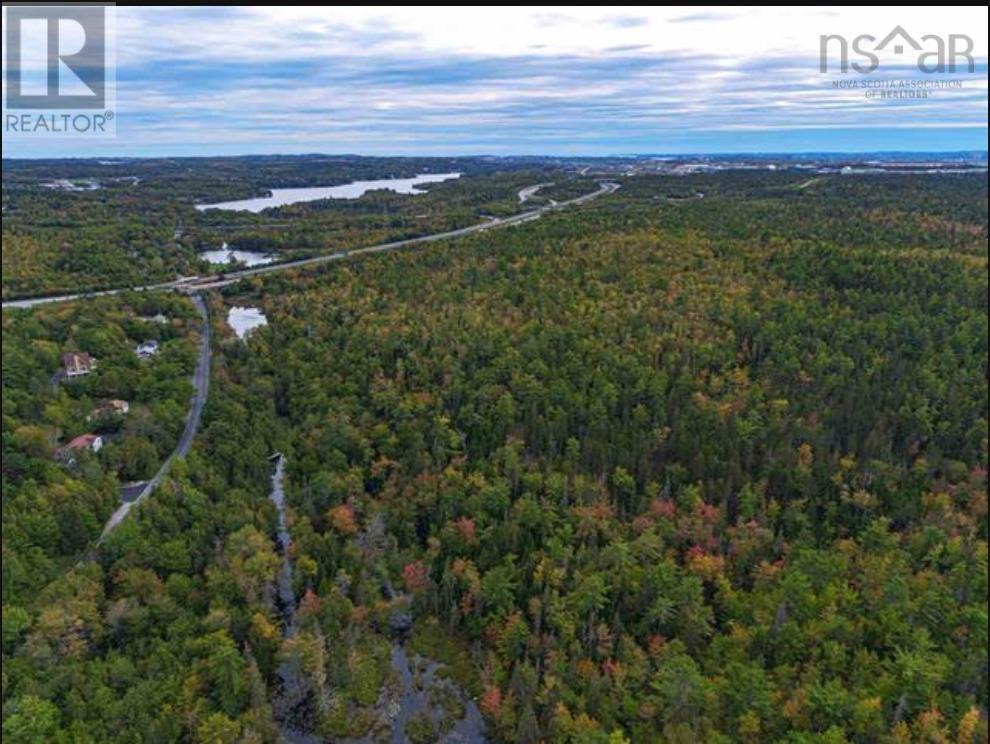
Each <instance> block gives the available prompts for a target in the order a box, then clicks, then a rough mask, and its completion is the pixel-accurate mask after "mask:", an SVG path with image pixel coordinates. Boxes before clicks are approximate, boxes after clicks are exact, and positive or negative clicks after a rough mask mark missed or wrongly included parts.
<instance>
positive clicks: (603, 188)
mask: <svg viewBox="0 0 990 744" xmlns="http://www.w3.org/2000/svg"><path fill="white" fill-rule="evenodd" d="M618 188H619V184H617V183H612V182H608V181H603V182H601V183H599V184H598V189H597V190H595V191H592V192H589V193H587V194H583V195H582V196H578V197H575V198H574V199H569V200H567V201H562V202H557V203H555V204H548V205H546V206H542V207H537V208H536V209H530V210H527V211H525V212H520V213H519V214H514V215H511V216H510V217H496V218H493V219H488V220H486V221H485V222H479V223H477V224H475V225H469V226H468V227H462V228H459V229H457V230H448V231H447V232H441V233H434V234H433V235H423V236H421V237H418V238H406V239H405V240H395V241H392V242H390V243H381V244H379V245H372V246H367V247H366V248H354V249H352V250H349V251H340V252H338V253H329V254H326V255H322V256H313V257H311V258H301V259H298V260H295V261H285V262H282V263H273V264H267V265H265V266H256V267H254V268H251V269H241V270H239V271H230V272H227V273H225V274H223V275H221V276H214V277H204V278H202V279H198V280H197V279H192V280H190V279H180V280H177V281H174V282H162V283H159V284H148V285H145V286H142V287H121V288H120V289H107V290H101V291H98V292H80V293H78V294H68V295H58V296H55V297H33V298H31V299H25V300H9V301H7V302H4V303H3V309H4V310H7V309H8V308H18V307H20V308H26V307H33V306H34V305H42V304H46V303H50V302H67V301H69V300H78V299H83V298H86V297H99V296H102V295H112V294H119V293H121V292H129V291H137V292H143V291H149V290H174V291H180V292H187V293H190V294H194V293H196V292H198V291H200V290H204V289H215V288H217V287H225V286H227V285H229V284H233V283H235V282H237V281H239V280H241V279H244V278H246V277H251V276H258V275H260V274H271V273H273V272H276V271H288V270H292V269H300V268H305V267H308V266H316V265H318V264H323V263H329V262H331V261H341V260H343V259H345V258H350V257H352V256H361V255H364V254H367V253H383V252H387V251H394V250H396V249H398V248H404V247H406V246H410V245H417V244H420V243H434V242H436V241H439V240H448V239H450V238H458V237H462V236H464V235H471V234H473V233H477V232H485V231H487V230H497V229H498V228H501V227H509V226H511V225H519V224H522V223H524V222H529V221H530V220H536V219H539V218H540V217H542V216H543V215H544V214H547V213H549V212H559V211H561V210H564V209H567V208H568V207H576V206H579V205H581V204H585V203H587V202H589V201H591V200H592V199H597V198H598V197H600V196H605V195H606V194H613V193H615V191H616V190H618Z"/></svg>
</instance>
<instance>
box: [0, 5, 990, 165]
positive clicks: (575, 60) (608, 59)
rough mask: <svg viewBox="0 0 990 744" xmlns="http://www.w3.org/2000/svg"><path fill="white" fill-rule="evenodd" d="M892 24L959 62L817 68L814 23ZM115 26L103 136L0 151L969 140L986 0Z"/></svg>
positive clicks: (286, 17) (293, 16)
mask: <svg viewBox="0 0 990 744" xmlns="http://www.w3.org/2000/svg"><path fill="white" fill-rule="evenodd" d="M895 26H901V27H903V28H905V29H907V30H908V31H910V32H912V33H914V34H916V35H918V36H919V37H921V36H922V35H924V34H938V35H946V36H947V35H948V34H952V33H965V34H968V35H970V36H971V37H972V39H973V42H974V48H973V56H974V58H975V71H974V72H972V73H970V72H956V73H949V72H947V73H945V74H939V75H937V76H935V77H937V78H938V79H940V80H944V81H955V82H957V83H958V85H959V87H956V88H950V89H945V90H935V91H932V92H930V94H929V95H927V96H924V97H916V98H904V99H894V100H877V99H870V98H868V97H867V96H866V95H865V94H864V90H862V89H840V88H836V87H834V86H833V81H835V80H838V79H840V78H842V79H846V80H856V79H861V76H859V75H857V74H856V73H849V74H846V75H844V76H841V75H839V74H833V73H827V74H822V73H821V72H819V43H820V42H819V37H820V35H822V34H843V35H846V36H848V37H850V38H852V37H854V36H856V35H859V34H864V33H869V34H874V35H876V36H878V37H881V36H883V35H884V34H886V33H887V32H889V31H890V30H891V29H892V28H894V27H895ZM116 40H117V42H116V47H117V65H116V67H117V95H116V101H117V112H118V114H117V120H116V129H117V136H116V137H115V138H114V139H110V140H102V141H94V142H87V141H81V140H73V139H53V140H41V139H33V138H25V139H11V138H7V137H5V138H4V142H3V155H4V157H83V156H97V157H113V156H155V155H165V156H168V155H171V156H183V155H237V154H262V153H282V154H298V153H311V152H324V153H358V154H365V155H439V156H444V155H478V154H488V155H547V154H550V155H562V156H566V155H588V156H590V155H624V154H641V153H666V154H688V153H692V154H706V153H731V152H738V153H747V152H748V153H759V152H764V153H770V152H779V153H796V152H813V151H818V152H849V153H856V152H879V151H923V152H938V151H960V150H986V149H987V8H986V6H982V7H972V8H952V7H946V8H937V9H934V10H933V9H931V8H918V7H904V8H896V9H890V8H817V9H816V8H810V9H805V8H776V7H774V8H751V9H746V8H731V7H730V8H716V9H707V10H706V9H703V8H702V9H699V8H697V7H694V8H660V9H648V8H628V9H622V8H538V7H537V8H509V9H487V8H469V9H457V8H439V9H435V8H434V9H416V8H409V7H403V8H392V9H389V8H258V7H248V8H236V7H179V8H162V7H151V8H130V7H118V8H117V9H116ZM891 53H892V52H891ZM883 61H884V63H885V64H884V65H882V66H881V68H880V69H878V70H877V71H876V72H875V73H872V74H871V79H873V80H878V81H879V80H902V79H911V78H914V79H921V78H925V77H926V75H924V74H922V73H919V72H918V70H917V69H914V68H913V67H912V65H911V64H908V62H907V61H906V60H904V59H889V60H888V59H884V60H883ZM4 64H6V62H5V63H4ZM5 85H6V83H5Z"/></svg>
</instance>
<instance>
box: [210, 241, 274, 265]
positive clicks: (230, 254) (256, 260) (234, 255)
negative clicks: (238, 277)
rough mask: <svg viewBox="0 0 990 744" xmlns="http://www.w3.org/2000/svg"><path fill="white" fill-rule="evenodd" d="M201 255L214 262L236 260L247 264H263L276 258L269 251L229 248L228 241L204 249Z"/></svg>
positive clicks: (222, 262) (221, 262) (220, 262)
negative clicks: (210, 249) (260, 251)
mask: <svg viewBox="0 0 990 744" xmlns="http://www.w3.org/2000/svg"><path fill="white" fill-rule="evenodd" d="M199 257H200V258H204V259H206V260H207V261H209V262H210V263H212V264H222V265H226V264H229V263H230V262H231V261H236V262H237V263H241V264H244V265H245V266H263V265H264V264H270V263H271V262H272V261H274V260H275V259H274V257H272V256H269V255H268V254H267V253H259V252H258V251H239V250H237V249H235V248H229V247H228V246H227V244H226V243H224V244H223V245H221V246H220V248H219V249H217V250H212V251H203V252H202V253H200V254H199Z"/></svg>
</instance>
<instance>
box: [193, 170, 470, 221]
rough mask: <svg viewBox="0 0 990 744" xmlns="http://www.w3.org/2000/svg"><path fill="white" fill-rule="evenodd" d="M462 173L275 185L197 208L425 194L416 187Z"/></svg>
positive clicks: (248, 209) (259, 207)
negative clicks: (251, 196) (381, 193)
mask: <svg viewBox="0 0 990 744" xmlns="http://www.w3.org/2000/svg"><path fill="white" fill-rule="evenodd" d="M460 177H461V174H460V173H421V174H420V175H418V176H416V177H414V178H382V179H379V180H377V181H352V182H351V183H345V184H342V185H340V186H313V187H307V188H299V189H272V190H271V194H270V195H269V196H259V197H255V198H254V199H239V200H236V201H227V202H218V203H216V204H197V205H196V209H198V210H199V211H200V212H204V211H206V210H207V209H223V210H227V211H245V212H260V211H262V210H264V209H270V208H271V207H284V206H286V205H287V204H298V203H299V202H308V201H316V200H317V199H357V198H359V197H361V196H363V195H364V194H366V193H368V192H369V191H376V190H379V189H387V190H388V191H394V192H396V193H397V194H425V193H426V192H425V191H424V190H423V189H419V188H417V186H422V185H423V184H427V183H439V182H440V181H448V180H450V179H452V178H460Z"/></svg>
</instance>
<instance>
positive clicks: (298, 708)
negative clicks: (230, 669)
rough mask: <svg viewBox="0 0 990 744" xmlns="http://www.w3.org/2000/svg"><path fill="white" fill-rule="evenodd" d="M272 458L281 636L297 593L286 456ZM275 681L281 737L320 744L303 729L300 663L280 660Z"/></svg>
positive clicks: (295, 743)
mask: <svg viewBox="0 0 990 744" xmlns="http://www.w3.org/2000/svg"><path fill="white" fill-rule="evenodd" d="M275 458H276V460H275V472H274V473H273V474H272V492H271V496H270V497H269V498H271V500H272V503H273V504H275V510H276V511H277V512H278V529H277V536H278V551H279V553H280V554H281V556H282V567H281V568H280V569H279V572H278V577H277V578H276V580H275V584H276V604H277V606H278V610H279V612H280V613H281V615H282V635H283V636H284V637H285V638H291V637H292V636H294V635H295V634H296V595H295V592H294V591H293V589H292V562H291V561H290V560H289V546H290V545H291V544H292V537H291V536H290V535H289V525H288V520H287V518H286V513H285V490H284V488H283V487H282V480H283V478H284V477H285V456H284V455H282V454H281V453H279V454H277V455H276V456H275ZM278 680H279V684H278V687H277V689H276V692H275V694H274V696H273V699H272V705H273V707H274V710H275V719H276V720H277V721H278V725H279V733H281V734H282V738H283V739H284V740H285V741H286V742H289V744H320V742H321V741H322V739H320V737H318V736H314V735H313V734H307V733H305V730H304V729H305V727H306V726H307V719H309V718H310V716H309V715H307V713H308V711H307V710H306V707H307V702H308V701H307V697H308V695H307V693H308V688H307V685H306V681H305V679H304V678H303V676H302V672H301V670H300V669H299V662H298V661H297V660H295V659H286V660H285V661H283V662H281V663H280V664H279V665H278ZM300 729H303V730H300Z"/></svg>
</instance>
